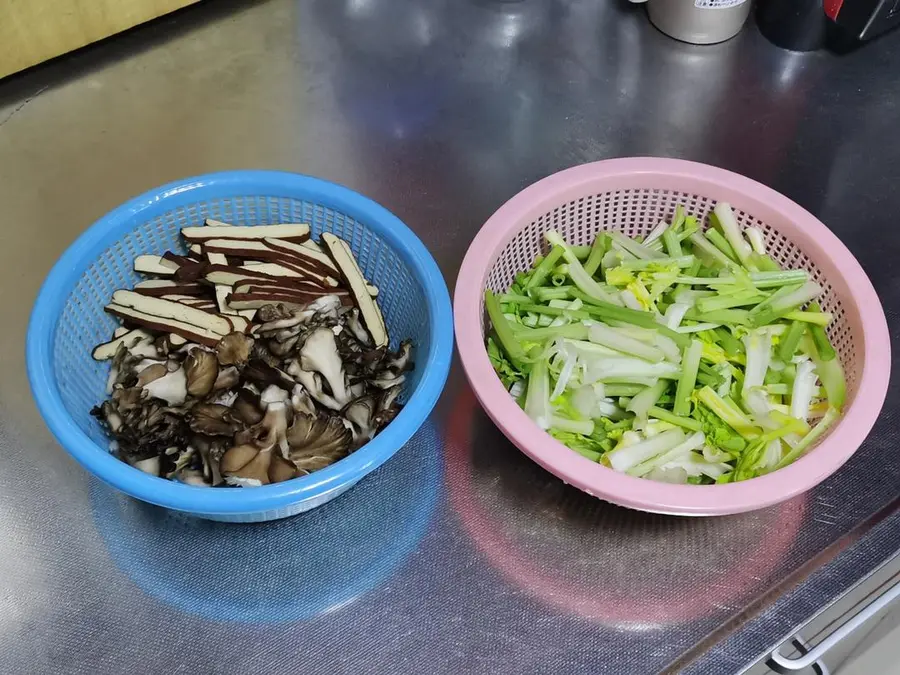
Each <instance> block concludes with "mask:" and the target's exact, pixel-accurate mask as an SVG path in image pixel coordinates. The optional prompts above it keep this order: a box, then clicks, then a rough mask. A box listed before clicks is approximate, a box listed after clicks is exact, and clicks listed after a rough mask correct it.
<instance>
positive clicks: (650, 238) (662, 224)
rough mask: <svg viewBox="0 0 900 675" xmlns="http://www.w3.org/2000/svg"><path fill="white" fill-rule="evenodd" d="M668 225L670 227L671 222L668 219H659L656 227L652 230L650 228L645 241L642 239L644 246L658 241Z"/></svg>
mask: <svg viewBox="0 0 900 675" xmlns="http://www.w3.org/2000/svg"><path fill="white" fill-rule="evenodd" d="M668 227H669V224H668V223H667V222H666V221H664V220H661V221H659V222H658V223H657V224H656V227H654V228H653V229H652V230H650V234H648V235H647V237H646V238H645V239H644V241H642V242H641V243H642V244H643V245H644V246H650V244H652V243H653V242H654V241H656V240H657V239H659V238H660V237H661V236H662V235H663V233H664V232H665V231H666V229H667V228H668Z"/></svg>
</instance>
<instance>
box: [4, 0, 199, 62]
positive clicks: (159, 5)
mask: <svg viewBox="0 0 900 675" xmlns="http://www.w3.org/2000/svg"><path fill="white" fill-rule="evenodd" d="M198 1H199V0H128V1H127V2H120V1H119V0H28V1H27V2H20V1H19V0H0V17H2V19H0V77H5V76H7V75H10V74H12V73H15V72H18V71H20V70H24V69H25V68H28V67H29V66H33V65H36V64H38V63H41V62H43V61H46V60H48V59H52V58H53V57H55V56H59V55H60V54H65V53H66V52H70V51H72V50H73V49H78V48H79V47H84V46H85V45H89V44H91V43H92V42H97V41H98V40H102V39H103V38H107V37H109V36H110V35H115V34H116V33H121V32H122V31H123V30H127V29H129V28H133V27H134V26H137V25H138V24H141V23H144V22H145V21H149V20H150V19H155V18H157V17H159V16H162V15H163V14H168V13H169V12H173V11H175V10H176V9H181V8H182V7H187V6H188V5H192V4H194V3H195V2H198Z"/></svg>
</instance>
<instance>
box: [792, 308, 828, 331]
mask: <svg viewBox="0 0 900 675" xmlns="http://www.w3.org/2000/svg"><path fill="white" fill-rule="evenodd" d="M782 318H783V319H787V320H788V321H803V322H804V323H811V324H815V325H817V326H821V327H822V328H824V327H825V326H827V325H828V324H830V323H831V320H832V319H833V318H834V315H832V314H831V312H813V311H809V312H803V311H800V310H795V311H793V312H788V313H787V314H785V315H784V316H783V317H782Z"/></svg>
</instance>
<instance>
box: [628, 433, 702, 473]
mask: <svg viewBox="0 0 900 675" xmlns="http://www.w3.org/2000/svg"><path fill="white" fill-rule="evenodd" d="M705 440H706V436H704V435H703V432H701V431H695V432H694V433H693V434H691V435H690V436H688V437H687V438H686V439H685V440H684V441H683V442H681V443H679V444H678V445H676V446H675V447H674V448H672V449H671V450H669V451H667V452H664V453H662V454H660V455H657V456H656V457H651V458H650V459H647V460H645V461H643V462H641V463H640V464H638V465H637V466H634V467H632V468H630V469H628V471H627V473H630V474H632V475H633V476H644V475H646V474H648V473H650V472H651V471H652V470H653V469H656V468H658V467H661V466H664V465H665V464H667V463H668V462H671V461H673V460H676V459H678V458H679V457H682V456H685V455H689V454H690V453H691V451H693V450H699V449H700V448H702V447H703V443H704V441H705Z"/></svg>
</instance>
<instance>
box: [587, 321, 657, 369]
mask: <svg viewBox="0 0 900 675" xmlns="http://www.w3.org/2000/svg"><path fill="white" fill-rule="evenodd" d="M588 335H589V336H590V340H591V342H595V343H597V344H598V345H603V346H604V347H609V348H610V349H615V350H616V351H619V352H623V353H625V354H629V355H631V356H637V357H638V358H641V359H644V360H646V361H651V362H653V363H657V362H659V361H662V360H663V359H664V358H665V354H663V352H662V351H661V350H659V349H657V348H656V347H651V346H649V345H647V344H645V343H643V342H641V341H640V340H635V339H634V338H631V337H629V336H627V335H624V334H622V333H621V332H619V331H617V330H616V329H615V328H609V327H607V326H604V325H603V324H599V323H598V324H594V325H593V326H591V327H590V329H589V331H588Z"/></svg>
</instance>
